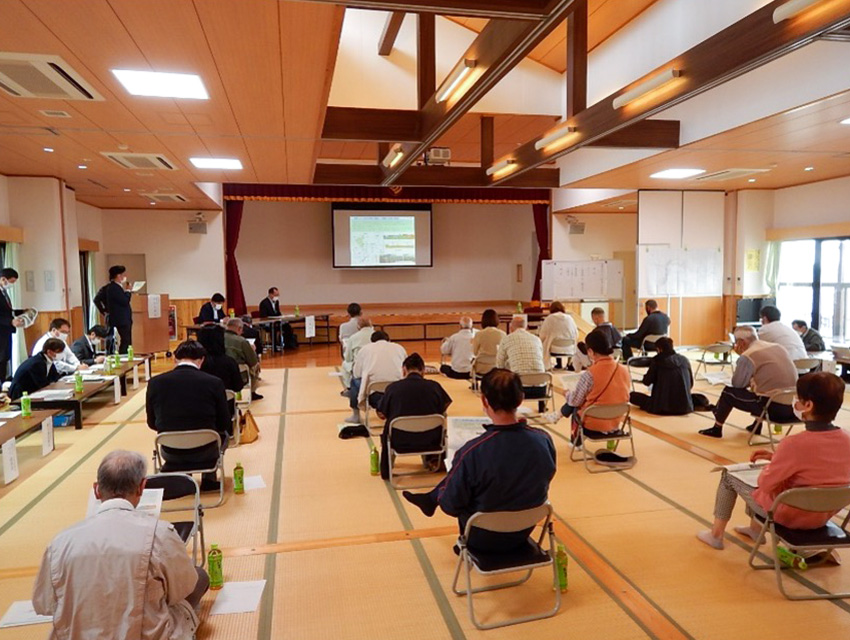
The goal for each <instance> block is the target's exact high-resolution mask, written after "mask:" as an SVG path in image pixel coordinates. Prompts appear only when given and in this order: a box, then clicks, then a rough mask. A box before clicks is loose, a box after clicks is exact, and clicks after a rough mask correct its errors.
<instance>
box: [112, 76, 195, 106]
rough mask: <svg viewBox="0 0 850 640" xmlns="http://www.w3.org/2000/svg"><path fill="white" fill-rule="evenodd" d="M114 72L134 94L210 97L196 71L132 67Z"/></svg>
mask: <svg viewBox="0 0 850 640" xmlns="http://www.w3.org/2000/svg"><path fill="white" fill-rule="evenodd" d="M112 73H113V75H115V77H116V78H118V82H120V83H121V84H122V85H124V88H125V89H126V90H127V91H128V92H129V93H130V94H132V95H134V96H149V97H152V98H189V99H192V100H209V97H210V96H209V94H208V93H207V89H206V87H204V82H203V80H201V77H200V76H198V75H195V74H194V73H159V72H157V71H133V70H131V69H113V70H112Z"/></svg>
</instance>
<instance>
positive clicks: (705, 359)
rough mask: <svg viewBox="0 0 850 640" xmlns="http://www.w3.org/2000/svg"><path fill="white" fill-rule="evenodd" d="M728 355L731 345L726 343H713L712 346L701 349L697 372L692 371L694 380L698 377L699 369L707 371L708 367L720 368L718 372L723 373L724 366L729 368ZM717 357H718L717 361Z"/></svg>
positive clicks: (730, 363) (730, 351) (730, 364)
mask: <svg viewBox="0 0 850 640" xmlns="http://www.w3.org/2000/svg"><path fill="white" fill-rule="evenodd" d="M730 353H732V345H731V344H729V343H728V342H715V343H714V344H710V345H708V346H705V347H703V348H702V356H700V357H699V359H698V360H697V370H696V371H694V379H696V377H697V376H698V375H699V370H700V368H703V369H708V367H710V366H715V367H716V366H720V370H721V371H723V370H724V369H725V368H726V365H729V366H730V367H731V366H732V362H731V360H730V359H729V354H730ZM709 354H711V356H709ZM718 356H719V357H720V359H719V360H718Z"/></svg>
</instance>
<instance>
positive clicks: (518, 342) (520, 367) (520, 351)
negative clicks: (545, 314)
mask: <svg viewBox="0 0 850 640" xmlns="http://www.w3.org/2000/svg"><path fill="white" fill-rule="evenodd" d="M527 325H528V321H527V320H526V317H525V316H524V315H519V314H517V315H515V316H514V317H513V319H512V320H511V332H510V334H508V336H507V337H505V338H503V339H502V341H501V342H500V343H499V350H498V352H497V353H496V368H498V369H508V370H509V371H513V372H514V373H517V374H519V375H522V374H524V373H544V372H545V371H546V365H545V363H544V360H543V342H542V341H541V340H540V338H538V337H537V336H536V335H534V334H533V333H529V332H528V330H527V329H526V326H527ZM522 390H523V392H524V393H525V397H526V398H527V399H530V398H542V397H543V396H544V395H545V394H546V387H523V388H522ZM537 404H538V409H539V410H540V412H541V413H542V412H543V411H545V410H546V402H545V401H543V400H541V401H539V402H538V403H537Z"/></svg>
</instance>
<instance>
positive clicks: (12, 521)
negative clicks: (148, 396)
mask: <svg viewBox="0 0 850 640" xmlns="http://www.w3.org/2000/svg"><path fill="white" fill-rule="evenodd" d="M144 408H145V405H144V404H142V406H141V407H139V408H138V409H137V410H136V411H135V413H133V415H131V416H130V417H129V418H127V419H126V420H123V421H122V422H121V423H120V424H119V425H118V426H117V427H116V428H115V429H114V430H113V431H112V433H110V434H109V435H107V436H106V437H105V438H104V439H103V440H101V441H100V442H99V443H98V444H96V445H95V446H94V447H93V448H92V449H91V450H90V451H89V452H88V453H86V454H85V455H83V456H82V457H80V459H79V460H77V461H76V462H75V463H74V464H72V465H71V466H70V467H69V468H68V469H67V470H66V471H65V472H64V473H63V474H62V475H61V476H59V477H58V478H56V480H54V481H53V482H51V483H50V484H49V485H48V486H47V487H46V488H45V489H44V491H42V492H41V493H39V494H38V495H37V496H36V497H35V498H33V499H32V500H30V501H29V502H28V503H27V504H26V505H25V506H24V507H22V508H21V509H20V511H18V513H16V514H15V515H14V516H13V517H12V518H10V519H9V521H8V522H6V524H4V525H3V526H2V527H0V536H2V535H3V534H4V533H6V532H7V531H8V530H9V529H10V528H11V527H12V526H13V525H15V523H17V522H19V521H20V519H21V518H23V517H24V516H25V515H27V514H28V513H29V512H30V511H32V510H33V509H34V508H35V507H36V506H37V505H38V503H39V502H41V501H42V500H43V499H44V498H45V497H46V496H47V495H48V494H49V493H50V492H51V491H53V490H54V489H55V488H56V487H58V486H59V485H60V484H61V483H62V482H64V481H65V479H66V478H68V476H70V475H71V474H72V473H73V472H74V471H76V470H77V469H79V468H80V465H82V464H83V463H84V462H85V461H86V460H88V459H89V458H91V457H92V456H93V455H94V454H95V453H97V452H98V451H99V450H100V449H101V448H102V447H103V446H104V445H105V444H106V443H107V442H109V441H110V440H112V438H114V437H115V436H116V435H118V433H120V432H121V430H122V429H123V428H124V427H126V426H127V424H128V423H129V422H130V421H132V420H133V418H135V417H136V416H137V415H139V413H141V412H142V411H143V410H144Z"/></svg>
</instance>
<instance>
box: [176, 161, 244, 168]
mask: <svg viewBox="0 0 850 640" xmlns="http://www.w3.org/2000/svg"><path fill="white" fill-rule="evenodd" d="M189 162H191V163H192V164H193V165H195V166H196V167H197V168H198V169H241V168H242V163H241V162H240V161H239V159H238V158H189Z"/></svg>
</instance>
